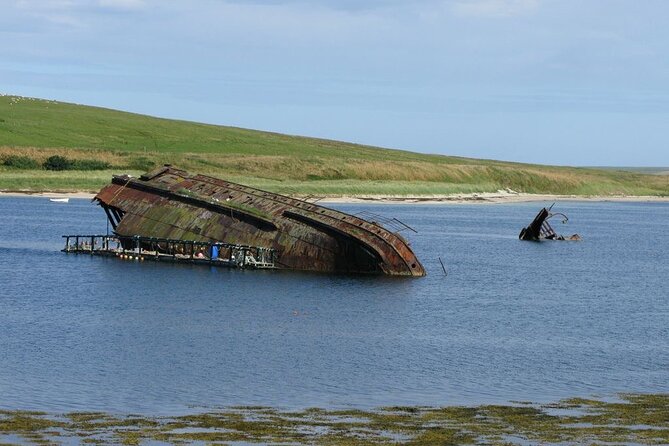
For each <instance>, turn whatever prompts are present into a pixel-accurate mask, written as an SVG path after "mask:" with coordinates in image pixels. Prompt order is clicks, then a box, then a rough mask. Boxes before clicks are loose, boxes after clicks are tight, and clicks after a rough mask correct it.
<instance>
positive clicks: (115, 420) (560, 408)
mask: <svg viewBox="0 0 669 446" xmlns="http://www.w3.org/2000/svg"><path fill="white" fill-rule="evenodd" d="M621 398H622V400H620V401H615V402H613V401H607V402H605V401H598V400H584V399H579V398H573V399H569V400H564V401H561V402H559V403H556V404H544V405H534V404H530V403H516V404H515V405H505V406H499V405H488V406H479V407H463V406H459V407H438V408H430V407H388V408H383V409H379V410H374V411H363V410H323V409H307V410H303V411H280V410H276V409H273V408H270V407H237V408H230V409H226V410H219V411H213V412H206V413H197V414H191V415H184V416H173V417H159V418H156V417H141V416H137V415H129V416H122V417H119V416H113V415H109V414H105V413H99V412H97V413H95V412H88V413H84V412H77V413H69V414H64V415H61V416H53V415H51V416H49V415H47V414H43V413H39V412H12V411H4V412H0V441H3V440H9V441H17V442H20V443H35V444H42V443H48V444H126V445H135V444H191V443H201V442H207V443H211V442H216V443H217V444H219V443H222V442H233V443H239V442H243V443H242V444H249V443H263V444H297V445H299V444H315V445H377V444H389V443H392V444H413V445H434V444H463V445H464V444H490V445H514V444H562V445H565V444H593V443H606V444H611V443H616V444H620V443H624V444H656V445H660V444H668V443H669V395H622V396H621ZM3 437H4V438H3Z"/></svg>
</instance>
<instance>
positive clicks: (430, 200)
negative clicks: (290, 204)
mask: <svg viewBox="0 0 669 446" xmlns="http://www.w3.org/2000/svg"><path fill="white" fill-rule="evenodd" d="M0 197H41V198H66V197H67V198H85V199H89V200H90V199H92V198H93V197H95V194H93V193H90V192H0ZM295 198H299V199H303V198H308V201H312V202H317V203H322V204H327V203H378V204H476V203H479V204H491V203H525V202H534V201H615V202H644V203H648V202H669V197H659V196H633V195H610V196H582V195H551V194H526V193H522V192H514V191H502V190H500V191H497V192H485V193H472V194H452V195H428V196H415V197H407V196H388V195H357V196H340V197H323V198H320V199H318V198H314V197H313V196H309V197H302V196H295Z"/></svg>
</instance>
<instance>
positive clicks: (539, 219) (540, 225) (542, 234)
mask: <svg viewBox="0 0 669 446" xmlns="http://www.w3.org/2000/svg"><path fill="white" fill-rule="evenodd" d="M553 206H555V203H553V204H552V205H551V207H549V208H548V209H546V208H542V209H541V210H540V211H539V213H538V214H537V215H536V217H534V220H532V223H530V224H529V226H526V227H524V228H523V229H522V230H521V231H520V234H519V235H518V238H519V239H520V240H527V241H533V242H538V241H540V240H570V241H578V240H581V236H580V235H578V234H573V235H570V236H568V237H565V236H563V235H560V234H558V233H556V232H555V230H554V229H553V227H552V226H551V224H550V223H549V222H548V220H550V219H551V218H553V217H562V223H567V222H568V221H569V217H567V216H566V215H565V214H563V213H561V212H551V210H552V209H553Z"/></svg>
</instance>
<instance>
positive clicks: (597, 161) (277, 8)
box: [0, 0, 669, 166]
mask: <svg viewBox="0 0 669 446" xmlns="http://www.w3.org/2000/svg"><path fill="white" fill-rule="evenodd" d="M0 93H5V94H19V95H24V96H34V97H43V98H49V99H58V100H63V101H70V102H77V103H83V104H90V105H99V106H105V107H111V108H117V109H122V110H128V111H134V112H139V113H147V114H151V115H156V116H164V117H171V118H180V119H187V120H193V121H203V122H209V123H215V124H224V125H235V126H240V127H247V128H256V129H262V130H270V131H277V132H282V133H290V134H299V135H308V136H318V137H325V138H332V139H339V140H345V141H352V142H359V143H365V144H372V145H379V146H384V147H392V148H401V149H408V150H415V151H420V152H428V153H443V154H451V155H460V156H470V157H477V158H492V159H504V160H513V161H528V162H537V163H545V164H565V165H626V166H632V165H634V166H667V165H669V131H668V128H669V125H668V124H669V2H667V1H665V0H642V1H639V0H637V1H633V0H413V1H400V0H358V1H355V0H339V1H335V0H311V1H299V0H255V1H243V0H192V1H181V0H170V1H165V0H88V1H86V0H0ZM0 144H1V141H0Z"/></svg>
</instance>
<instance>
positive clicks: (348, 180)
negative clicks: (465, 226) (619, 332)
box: [0, 96, 669, 195]
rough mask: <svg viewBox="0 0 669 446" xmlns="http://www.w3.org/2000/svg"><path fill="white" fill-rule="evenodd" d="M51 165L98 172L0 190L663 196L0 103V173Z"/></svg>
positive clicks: (658, 191)
mask: <svg viewBox="0 0 669 446" xmlns="http://www.w3.org/2000/svg"><path fill="white" fill-rule="evenodd" d="M16 155H19V156H23V157H28V158H30V159H32V160H34V161H35V162H37V163H39V164H41V163H42V162H43V161H44V160H45V159H46V158H47V157H49V156H51V155H62V156H65V157H67V158H68V159H72V160H98V161H103V162H106V163H107V164H108V165H109V166H110V167H109V169H108V170H103V171H71V170H68V171H61V172H52V171H45V170H42V169H18V168H15V167H8V166H0V190H33V191H37V190H91V191H92V190H97V189H98V188H99V187H101V186H102V185H103V184H105V183H106V182H108V180H109V178H110V175H111V173H112V172H116V173H118V172H131V173H139V172H141V171H144V170H147V169H149V168H151V167H152V166H155V165H160V164H163V163H172V164H174V165H176V166H178V167H181V168H184V169H187V170H190V171H193V172H199V173H204V174H210V175H214V176H218V177H223V178H228V179H230V180H233V181H239V182H244V183H246V184H250V185H255V186H258V187H263V188H266V189H269V190H274V191H277V192H283V193H291V192H292V193H304V194H309V193H313V194H319V195H362V194H381V195H432V194H449V193H457V192H486V191H495V190H497V189H504V188H511V189H513V190H517V191H522V192H531V193H555V194H579V195H607V194H634V195H669V178H668V177H666V176H657V175H655V176H654V175H644V174H641V173H638V172H622V171H609V170H598V169H583V168H569V167H550V166H538V165H530V164H519V163H506V162H498V161H490V160H476V159H468V158H460V157H449V156H440V155H425V154H419V153H414V152H408V151H401V150H390V149H381V148H375V147H369V146H363V145H358V144H350V143H344V142H338V141H330V140H323V139H316V138H306V137H299V136H289V135H282V134H277V133H269V132H261V131H256V130H247V129H240V128H235V127H224V126H214V125H207V124H199V123H193V122H185V121H176V120H168V119H159V118H153V117H149V116H143V115H137V114H132V113H125V112H119V111H115V110H109V109H103V108H97V107H89V106H82V105H75V104H68V103H62V102H55V101H46V100H39V99H29V98H21V97H16V96H1V97H0V164H2V163H4V161H5V160H7V159H8V158H9V157H11V156H16Z"/></svg>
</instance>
